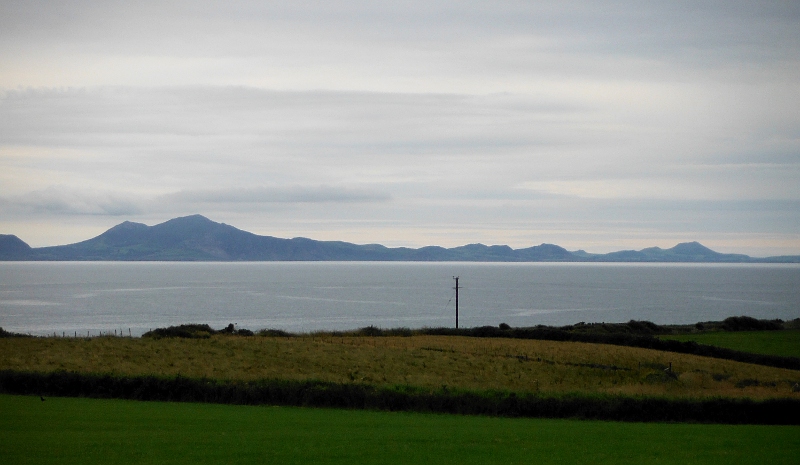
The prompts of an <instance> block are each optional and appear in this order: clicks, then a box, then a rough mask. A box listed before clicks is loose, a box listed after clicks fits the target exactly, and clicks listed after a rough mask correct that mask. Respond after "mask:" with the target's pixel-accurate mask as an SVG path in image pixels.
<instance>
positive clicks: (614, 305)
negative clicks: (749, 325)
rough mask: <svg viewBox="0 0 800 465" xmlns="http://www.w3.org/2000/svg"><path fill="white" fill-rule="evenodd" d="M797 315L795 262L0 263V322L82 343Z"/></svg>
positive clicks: (799, 295)
mask: <svg viewBox="0 0 800 465" xmlns="http://www.w3.org/2000/svg"><path fill="white" fill-rule="evenodd" d="M454 275H459V276H460V277H461V279H460V285H461V286H463V289H461V290H460V292H459V304H460V305H459V310H460V312H459V313H460V319H459V320H460V326H464V327H470V326H482V325H497V324H499V323H501V322H505V323H508V324H510V325H512V326H532V325H536V324H547V325H563V324H570V323H577V322H579V321H585V322H601V321H605V322H624V321H628V320H631V319H637V320H650V321H653V322H656V323H694V322H697V321H707V320H721V319H724V318H726V317H728V316H732V315H749V316H753V317H756V318H782V319H793V318H798V317H800V266H798V265H752V264H747V265H744V264H736V265H716V264H646V265H642V264H581V263H565V264H552V263H525V264H509V263H488V264H487V263H385V262H383V263H352V262H348V263H342V262H322V263H320V262H299V263H298V262H292V263H285V262H261V263H159V262H151V263H120V262H116V263H108V262H88V263H87V262H72V263H65V262H60V263H42V262H38V263H35V262H30V263H20V262H5V263H0V327H3V328H4V329H6V330H9V331H14V332H23V333H31V334H48V333H49V334H52V333H53V332H57V333H58V334H59V335H61V334H62V332H64V333H67V334H74V333H75V332H77V333H78V334H79V335H80V334H83V335H85V334H86V333H87V331H89V332H90V333H91V334H97V333H98V332H100V331H102V332H106V331H112V332H113V331H114V330H115V329H116V330H118V331H119V330H124V332H125V333H126V334H127V333H128V329H129V328H130V331H131V333H132V334H133V335H140V334H142V333H143V332H145V331H147V330H148V329H150V328H156V327H163V326H168V325H174V324H181V323H208V324H210V325H211V326H212V327H215V328H221V327H223V326H225V325H227V324H228V323H235V324H237V325H238V326H239V327H242V328H248V329H252V330H257V329H261V328H280V329H286V330H290V331H313V330H321V329H354V328H359V327H363V326H369V325H374V326H379V327H383V328H390V327H400V326H405V327H412V328H415V327H423V326H452V325H454V313H455V305H454V301H453V300H452V297H453V295H454V290H453V286H454V281H453V279H452V278H453V276H454Z"/></svg>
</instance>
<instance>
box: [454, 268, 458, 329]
mask: <svg viewBox="0 0 800 465" xmlns="http://www.w3.org/2000/svg"><path fill="white" fill-rule="evenodd" d="M459 277H460V276H453V279H455V280H456V287H455V288H454V289H455V290H456V329H458V290H459V287H458V278H459Z"/></svg>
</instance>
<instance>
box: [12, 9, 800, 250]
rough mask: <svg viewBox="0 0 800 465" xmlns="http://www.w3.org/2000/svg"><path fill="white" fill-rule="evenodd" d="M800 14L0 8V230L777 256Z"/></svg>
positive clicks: (796, 175) (796, 215)
mask: <svg viewBox="0 0 800 465" xmlns="http://www.w3.org/2000/svg"><path fill="white" fill-rule="evenodd" d="M7 3H11V2H7ZM799 24H800V8H798V7H796V6H795V5H793V4H792V3H791V2H777V1H776V2H759V3H758V4H753V3H752V2H699V3H698V2H686V3H681V2H672V3H669V4H666V5H665V4H662V3H661V2H652V3H648V2H613V1H607V2H553V3H548V2H511V1H508V2H490V3H487V2H413V1H412V2H402V3H397V4H391V5H383V4H373V3H363V2H345V3H344V4H340V3H337V4H336V5H332V4H329V3H327V2H319V3H318V2H290V3H289V4H288V5H285V4H283V3H277V2H276V3H271V2H266V3H264V2H226V3H224V4H222V3H216V2H137V3H136V4H135V5H131V4H128V3H126V2H120V3H114V2H93V1H78V2H52V3H51V2H24V3H22V2H16V3H14V4H3V5H2V6H0V228H2V232H5V233H14V234H17V235H19V236H20V237H22V238H23V239H24V240H27V241H29V242H31V243H32V244H33V245H54V244H59V243H65V242H70V241H74V240H79V239H84V238H86V237H88V236H87V233H88V232H93V233H99V232H101V231H102V230H104V229H106V228H108V227H110V226H113V224H116V223H117V222H119V221H121V220H123V219H132V220H137V221H144V222H150V223H152V222H156V221H162V220H165V219H168V218H170V217H173V216H178V215H183V214H190V213H203V214H205V215H207V216H209V217H211V218H212V219H215V220H218V221H225V222H227V223H230V224H234V225H236V226H239V227H242V228H244V229H248V230H251V231H253V232H257V233H261V234H270V235H277V236H287V237H293V236H301V235H302V236H309V237H314V238H318V239H341V240H349V241H355V242H381V243H386V244H389V245H411V246H421V245H428V244H440V245H448V246H452V245H461V244H464V243H468V242H485V243H508V244H510V245H512V246H515V247H523V246H529V245H533V244H538V243H541V242H555V243H559V244H562V245H565V246H567V247H570V248H578V247H582V248H587V249H589V250H591V251H596V252H603V251H609V250H615V249H619V248H636V247H644V246H649V245H660V246H664V247H668V246H671V245H674V243H676V242H679V241H683V240H700V241H701V242H703V243H705V244H706V245H709V246H712V247H714V248H717V249H720V250H722V251H729V252H744V253H751V254H755V255H767V254H778V253H795V254H798V253H800V208H798V205H799V204H800V183H798V182H797V181H796V180H797V179H800V115H799V114H798V113H797V108H800V27H797V26H798V25H799ZM67 218H68V219H67ZM65 223H67V226H65Z"/></svg>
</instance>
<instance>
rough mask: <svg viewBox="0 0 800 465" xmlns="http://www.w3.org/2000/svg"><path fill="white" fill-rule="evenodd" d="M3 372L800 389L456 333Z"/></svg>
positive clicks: (138, 342)
mask: <svg viewBox="0 0 800 465" xmlns="http://www.w3.org/2000/svg"><path fill="white" fill-rule="evenodd" d="M670 364H671V365H672V373H671V375H668V374H670V373H669V372H667V373H665V369H666V368H667V367H668V366H669V365H670ZM0 369H12V370H34V371H45V372H49V371H56V370H67V371H75V372H83V373H108V374H116V375H125V376H138V375H151V374H156V375H167V376H172V375H183V376H186V377H192V378H200V377H207V378H213V379H218V380H257V379H264V378H272V379H287V380H321V381H330V382H336V383H364V384H370V385H375V386H392V385H411V386H417V387H424V388H434V389H436V388H441V387H442V386H445V385H446V386H450V387H454V388H462V389H471V390H487V389H496V390H509V391H516V392H537V393H542V394H560V393H606V394H622V395H645V396H663V397H673V398H675V397H679V398H702V397H714V396H721V397H750V398H755V399H763V398H774V397H793V398H800V393H798V392H792V386H793V385H794V384H795V383H798V382H800V372H798V371H793V370H786V369H779V368H771V367H764V366H758V365H752V364H745V363H740V362H734V361H729V360H720V359H713V358H708V357H699V356H694V355H686V354H676V353H667V352H659V351H654V350H648V349H639V348H631V347H621V346H611V345H599V344H587V343H578V342H553V341H537V340H520V339H480V338H468V337H454V336H412V337H331V336H324V337H320V336H316V337H315V336H304V337H292V338H286V337H260V336H251V337H234V336H222V335H217V336H214V337H211V338H209V339H149V338H116V337H102V338H92V339H82V338H77V339H72V338H4V339H0ZM672 375H674V376H672Z"/></svg>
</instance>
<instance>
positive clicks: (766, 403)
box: [0, 370, 800, 425]
mask: <svg viewBox="0 0 800 465" xmlns="http://www.w3.org/2000/svg"><path fill="white" fill-rule="evenodd" d="M0 392H2V393H6V394H18V395H38V396H56V397H89V398H114V399H130V400H141V401H172V402H204V403H218V404H240V405H283V406H303V407H327V408H345V409H367V410H383V411H413V412H428V413H448V414H462V415H487V416H502V417H538V418H572V419H586V420H590V419H591V420H610V421H636V422H698V423H726V424H771V425H798V424H800V401H799V400H795V399H768V400H761V401H755V400H751V399H727V398H710V399H665V398H656V397H627V396H613V395H580V394H567V395H562V396H541V395H536V394H533V393H515V392H508V391H467V390H454V389H448V388H447V387H445V386H443V387H442V388H440V389H436V390H428V389H422V388H417V387H413V386H393V387H387V388H381V387H375V386H372V385H368V384H345V383H330V382H322V381H289V380H277V379H273V380H260V381H252V382H232V381H218V380H213V379H195V378H186V377H181V376H177V377H156V376H133V377H122V376H112V375H101V374H82V373H75V372H66V371H59V372H50V373H40V372H28V371H14V370H3V371H0ZM42 399H43V400H44V397H42Z"/></svg>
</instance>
